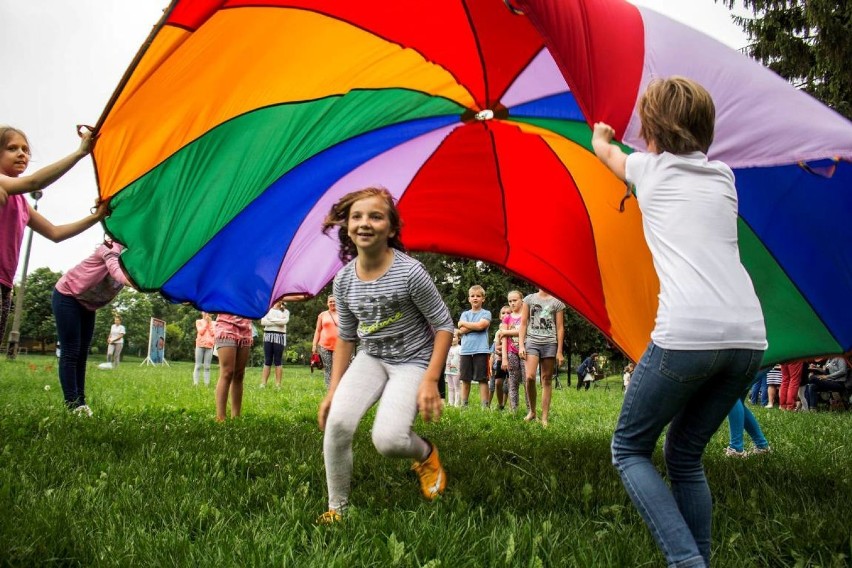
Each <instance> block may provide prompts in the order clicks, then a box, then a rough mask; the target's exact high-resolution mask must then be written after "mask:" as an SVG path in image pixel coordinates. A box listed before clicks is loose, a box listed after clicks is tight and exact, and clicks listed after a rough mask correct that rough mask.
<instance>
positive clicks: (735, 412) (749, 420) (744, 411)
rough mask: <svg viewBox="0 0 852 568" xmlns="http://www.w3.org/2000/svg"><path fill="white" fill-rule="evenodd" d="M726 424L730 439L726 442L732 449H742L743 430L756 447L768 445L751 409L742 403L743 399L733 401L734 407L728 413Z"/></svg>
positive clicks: (739, 450)
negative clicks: (729, 430)
mask: <svg viewBox="0 0 852 568" xmlns="http://www.w3.org/2000/svg"><path fill="white" fill-rule="evenodd" d="M728 426H729V428H730V429H731V436H730V441H729V443H728V445H729V446H731V447H732V448H733V449H735V450H737V451H738V452H741V451H743V447H744V445H745V444H744V443H743V430H745V431H746V432H748V436H749V438H751V441H752V442H754V445H755V446H757V447H758V448H761V449H763V448H767V447H769V442H767V441H766V438H765V437H764V436H763V430H761V429H760V424H758V423H757V419H756V418H755V417H754V414H752V413H751V410H749V409H748V407H747V406H746V405H745V404H743V401H741V400H737V402H735V403H734V407H733V408H732V409H731V411H730V412H729V413H728Z"/></svg>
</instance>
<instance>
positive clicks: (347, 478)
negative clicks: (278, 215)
mask: <svg viewBox="0 0 852 568" xmlns="http://www.w3.org/2000/svg"><path fill="white" fill-rule="evenodd" d="M334 228H337V229H338V238H339V240H340V252H339V256H340V259H341V260H342V261H343V262H346V263H347V264H346V265H345V266H344V267H343V268H342V269H341V270H340V272H338V273H337V275H336V276H335V277H334V285H333V286H334V297H335V299H336V300H337V311H338V314H339V322H340V326H339V332H338V338H337V344H336V345H335V348H334V364H333V371H332V376H331V385H330V386H329V389H328V393H327V394H326V396H325V398H324V399H323V400H322V402H321V403H320V406H319V412H318V422H319V427H320V430H323V431H324V432H325V436H324V438H323V454H324V458H325V468H326V481H327V483H328V511H327V512H326V513H324V514H323V515H321V516H320V518H319V519H318V522H319V523H321V524H329V523H334V522H336V521H340V520H341V519H342V518H343V515H344V514H345V510H346V507H347V505H348V503H349V490H350V484H351V478H352V440H353V437H354V435H355V429H356V428H357V427H358V423H359V422H360V421H361V418H363V416H364V415H365V414H366V413H367V411H368V410H369V409H370V408H371V407H372V406H373V405H374V404H376V403H377V402H378V409H377V410H376V418H375V421H374V422H373V431H372V438H373V444H374V445H375V447H376V449H377V450H378V451H379V453H381V454H382V455H384V456H387V457H397V458H411V459H412V460H413V461H414V465H413V467H412V469H414V471H415V472H416V473H417V475H418V476H419V478H420V490H421V493H422V494H423V496H424V497H425V498H426V499H429V500H432V499H434V498H435V497H437V496H438V495H439V494H441V493H442V492H443V491H444V488H445V486H446V483H447V481H446V475H445V473H444V468H443V467H442V466H441V462H440V460H439V458H438V449H437V448H436V447H435V445H434V444H433V443H431V442H429V441H427V440H424V439H423V438H421V437H420V436H418V435H417V434H416V433H414V431H413V430H412V425H413V423H414V419H415V417H416V416H417V411H418V409H419V410H420V415H421V417H422V418H423V420H425V421H429V420H431V419H435V420H438V419H439V418H440V415H441V396H440V393H439V392H438V380H439V379H440V377H441V373H442V372H443V370H444V365H445V363H446V358H447V351H448V350H449V348H450V342H451V341H452V337H453V321H452V319H451V317H450V312H449V310H448V309H447V306H446V305H445V304H444V301H443V300H442V299H441V295H440V294H439V293H438V290H437V289H436V288H435V284H434V283H433V282H432V279H431V278H430V277H429V274H428V273H427V272H426V269H425V268H423V265H422V264H420V262H418V261H416V260H414V259H413V258H411V257H409V256H408V255H406V254H405V253H404V252H403V251H404V248H403V245H402V241H401V239H400V228H401V221H400V218H399V212H398V211H397V208H396V204H395V203H394V200H393V196H392V195H391V194H390V192H388V191H387V190H386V189H383V188H372V187H371V188H366V189H362V190H360V191H355V192H352V193H349V194H347V195H345V196H343V197H342V198H341V199H340V201H338V202H337V203H335V204H334V205H333V206H332V208H331V211H330V212H329V214H328V216H327V217H326V218H325V221H324V222H323V232H325V233H328V232H329V231H331V230H332V229H334ZM356 343H360V349H359V350H358V354H357V355H356V356H355V358H354V359H351V355H352V353H353V352H354V350H355V346H356Z"/></svg>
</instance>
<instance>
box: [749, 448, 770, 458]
mask: <svg viewBox="0 0 852 568" xmlns="http://www.w3.org/2000/svg"><path fill="white" fill-rule="evenodd" d="M771 453H772V448H771V447H769V446H766V447H765V448H752V449H751V450H749V451H748V455H750V456H762V455H765V454H771Z"/></svg>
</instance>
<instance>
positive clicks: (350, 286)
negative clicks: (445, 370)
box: [334, 249, 453, 367]
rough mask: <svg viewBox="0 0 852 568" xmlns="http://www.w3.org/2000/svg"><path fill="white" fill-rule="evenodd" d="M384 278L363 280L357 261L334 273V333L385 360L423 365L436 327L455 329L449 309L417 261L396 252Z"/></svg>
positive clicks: (425, 364) (428, 353)
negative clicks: (335, 326) (335, 325)
mask: <svg viewBox="0 0 852 568" xmlns="http://www.w3.org/2000/svg"><path fill="white" fill-rule="evenodd" d="M393 253H394V258H393V262H392V263H391V266H390V268H389V269H388V271H387V272H385V273H384V274H383V275H382V276H380V277H379V278H377V279H376V280H373V281H370V282H364V281H363V280H361V279H359V278H358V276H357V275H356V274H355V260H352V261H351V262H349V263H348V264H347V265H346V266H344V267H343V268H342V269H341V270H340V272H338V273H337V276H335V277H334V298H335V299H336V300H337V312H338V315H339V328H338V329H339V331H338V335H339V337H340V338H341V339H343V340H344V341H351V342H356V341H359V340H360V342H361V349H364V350H365V351H366V352H367V353H369V354H370V355H372V356H374V357H378V358H379V359H382V360H383V361H386V362H388V363H413V364H416V365H420V366H422V367H426V366H428V364H429V359H430V358H431V357H432V347H433V345H434V343H435V332H436V331H447V332H449V333H452V332H453V320H452V318H451V317H450V310H449V309H447V306H446V304H444V300H443V299H442V298H441V295H440V294H439V293H438V289H437V288H435V284H434V283H433V282H432V279H431V278H430V277H429V273H428V272H426V269H425V268H424V267H423V265H422V264H420V262H418V261H417V260H415V259H413V258H411V257H410V256H408V255H407V254H404V253H402V252H400V251H398V250H395V249H394V250H393Z"/></svg>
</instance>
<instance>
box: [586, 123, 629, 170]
mask: <svg viewBox="0 0 852 568" xmlns="http://www.w3.org/2000/svg"><path fill="white" fill-rule="evenodd" d="M614 137H615V130H613V128H612V127H611V126H610V125H609V124H606V123H604V122H596V123H595V130H594V133H593V134H592V148H593V149H594V150H595V156H597V157H598V159H599V160H600V161H601V162H603V164H604V165H605V166H606V167H607V168H609V170H610V171H611V172H612V173H614V174H615V175H616V177H617V178H618V179H620V180H621V181H624V180H625V164H626V163H627V154H625V153H624V151H623V150H622V149H621V148H619V147H618V146H616V145H615V144H612V139H613V138H614Z"/></svg>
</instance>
